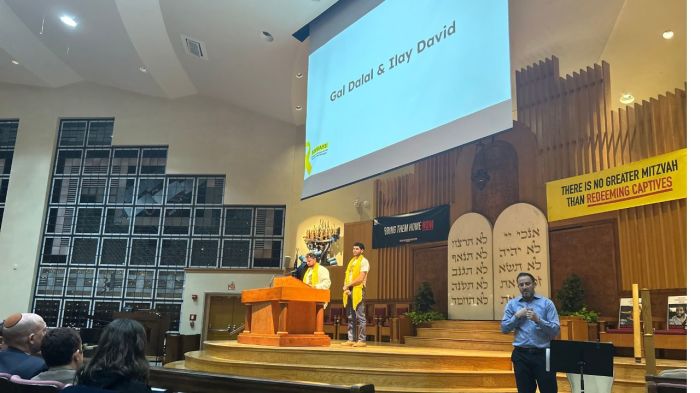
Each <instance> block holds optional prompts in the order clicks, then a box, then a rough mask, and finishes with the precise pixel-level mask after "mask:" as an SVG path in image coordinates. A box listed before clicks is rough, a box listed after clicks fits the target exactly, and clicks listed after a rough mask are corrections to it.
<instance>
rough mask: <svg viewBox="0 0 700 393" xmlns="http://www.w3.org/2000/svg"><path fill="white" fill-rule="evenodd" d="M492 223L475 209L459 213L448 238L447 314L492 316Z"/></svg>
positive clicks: (485, 318) (466, 316) (480, 318)
mask: <svg viewBox="0 0 700 393" xmlns="http://www.w3.org/2000/svg"><path fill="white" fill-rule="evenodd" d="M491 232H492V231H491V223H490V222H489V220H488V219H487V218H486V217H484V216H482V215H481V214H478V213H467V214H464V215H462V216H461V217H459V218H458V219H457V220H456V221H455V222H454V224H452V227H451V228H450V234H449V236H448V238H447V301H448V305H447V318H448V319H470V320H493V258H492V255H493V253H492V246H491V243H492V241H491V239H492V235H491Z"/></svg>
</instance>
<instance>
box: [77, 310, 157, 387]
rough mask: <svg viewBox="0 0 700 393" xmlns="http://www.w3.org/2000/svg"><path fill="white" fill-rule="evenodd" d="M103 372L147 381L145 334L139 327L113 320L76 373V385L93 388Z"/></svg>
mask: <svg viewBox="0 0 700 393" xmlns="http://www.w3.org/2000/svg"><path fill="white" fill-rule="evenodd" d="M105 372H106V373H111V374H116V375H121V376H123V377H125V378H129V379H135V380H138V381H142V382H147V381H148V361H146V331H145V330H144V329H143V326H142V325H141V324H140V323H138V322H136V321H134V320H131V319H115V320H114V321H112V322H110V323H109V325H107V326H105V327H104V329H103V330H102V335H101V336H100V340H99V341H98V342H97V351H95V355H94V356H93V357H92V359H91V360H90V361H89V362H88V363H87V364H86V365H84V366H83V368H82V369H81V370H80V372H79V373H78V383H80V384H85V385H91V386H95V385H96V383H95V382H96V381H97V380H98V379H99V378H98V376H99V375H100V374H102V373H105ZM98 387H100V386H98Z"/></svg>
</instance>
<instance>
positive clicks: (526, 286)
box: [516, 272, 537, 300]
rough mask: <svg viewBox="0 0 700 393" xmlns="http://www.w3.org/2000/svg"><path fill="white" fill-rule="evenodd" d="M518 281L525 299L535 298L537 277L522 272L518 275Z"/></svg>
mask: <svg viewBox="0 0 700 393" xmlns="http://www.w3.org/2000/svg"><path fill="white" fill-rule="evenodd" d="M516 281H517V282H518V289H519V290H520V294H521V295H522V297H523V299H525V300H530V299H532V297H533V296H535V287H536V286H537V281H535V276H533V275H532V274H530V273H527V272H522V273H520V274H518V277H517V278H516Z"/></svg>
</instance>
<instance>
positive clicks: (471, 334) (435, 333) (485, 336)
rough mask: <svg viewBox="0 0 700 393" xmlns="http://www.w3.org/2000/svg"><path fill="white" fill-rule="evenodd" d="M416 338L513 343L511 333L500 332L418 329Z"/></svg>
mask: <svg viewBox="0 0 700 393" xmlns="http://www.w3.org/2000/svg"><path fill="white" fill-rule="evenodd" d="M416 331H417V335H418V337H435V338H457V339H469V340H484V341H497V342H508V343H512V342H513V333H507V334H504V333H501V331H500V330H462V329H443V328H418V329H416Z"/></svg>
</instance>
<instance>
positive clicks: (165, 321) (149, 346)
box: [112, 310, 170, 358]
mask: <svg viewBox="0 0 700 393" xmlns="http://www.w3.org/2000/svg"><path fill="white" fill-rule="evenodd" d="M112 318H114V319H117V318H124V319H133V320H134V321H137V322H139V323H140V324H141V325H143V328H144V330H145V331H146V356H155V357H156V358H162V357H163V345H164V343H165V332H166V331H167V330H168V327H169V326H170V314H168V313H161V312H158V311H156V310H139V311H132V312H114V313H112Z"/></svg>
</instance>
